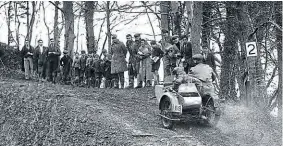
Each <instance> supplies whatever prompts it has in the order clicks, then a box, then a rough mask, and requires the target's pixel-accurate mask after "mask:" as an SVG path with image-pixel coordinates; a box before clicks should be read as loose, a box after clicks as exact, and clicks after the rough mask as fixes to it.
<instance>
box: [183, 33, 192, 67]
mask: <svg viewBox="0 0 283 146" xmlns="http://www.w3.org/2000/svg"><path fill="white" fill-rule="evenodd" d="M181 38H182V41H183V42H182V44H181V50H180V52H181V57H182V60H183V67H184V70H185V72H186V73H188V72H189V69H190V68H191V67H192V66H193V61H192V43H191V42H189V41H188V37H187V35H183V36H182V37H181Z"/></svg>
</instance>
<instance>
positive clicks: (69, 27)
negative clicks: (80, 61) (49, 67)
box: [63, 1, 76, 56]
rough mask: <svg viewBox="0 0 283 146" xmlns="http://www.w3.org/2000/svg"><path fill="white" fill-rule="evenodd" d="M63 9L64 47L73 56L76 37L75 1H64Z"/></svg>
mask: <svg viewBox="0 0 283 146" xmlns="http://www.w3.org/2000/svg"><path fill="white" fill-rule="evenodd" d="M63 11H64V19H65V35H64V36H65V44H64V49H65V50H68V51H69V54H70V55H71V56H73V53H74V52H73V51H74V40H75V38H76V36H75V34H74V12H73V2H71V1H64V2H63Z"/></svg>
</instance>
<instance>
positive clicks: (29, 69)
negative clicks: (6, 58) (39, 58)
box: [21, 39, 34, 80]
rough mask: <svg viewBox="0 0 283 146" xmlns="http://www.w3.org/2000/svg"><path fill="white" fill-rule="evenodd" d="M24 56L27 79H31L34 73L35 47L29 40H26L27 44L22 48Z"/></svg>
mask: <svg viewBox="0 0 283 146" xmlns="http://www.w3.org/2000/svg"><path fill="white" fill-rule="evenodd" d="M21 53H22V56H23V58H24V69H25V79H26V80H29V79H30V78H31V76H32V75H33V53H34V49H33V47H32V46H30V44H29V40H28V39H26V40H25V45H24V47H23V48H22V51H21Z"/></svg>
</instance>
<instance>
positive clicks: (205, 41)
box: [201, 1, 212, 49]
mask: <svg viewBox="0 0 283 146" xmlns="http://www.w3.org/2000/svg"><path fill="white" fill-rule="evenodd" d="M211 10H212V7H211V2H210V1H204V2H203V12H202V15H203V16H202V17H203V19H202V24H203V26H202V27H203V29H202V38H201V40H202V47H203V48H208V49H209V36H210V28H211V27H210V26H209V25H210V23H207V22H208V21H209V20H210V19H211ZM204 23H205V24H204Z"/></svg>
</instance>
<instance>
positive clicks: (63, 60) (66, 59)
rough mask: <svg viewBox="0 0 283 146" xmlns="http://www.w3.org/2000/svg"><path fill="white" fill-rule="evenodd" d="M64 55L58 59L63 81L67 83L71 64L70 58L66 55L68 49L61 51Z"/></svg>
mask: <svg viewBox="0 0 283 146" xmlns="http://www.w3.org/2000/svg"><path fill="white" fill-rule="evenodd" d="M63 53H64V56H63V57H62V58H61V60H60V65H61V66H62V67H63V82H64V83H65V84H67V82H68V81H69V75H70V71H71V66H72V62H73V60H72V58H71V57H70V56H69V55H68V51H67V50H64V51H63Z"/></svg>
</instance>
